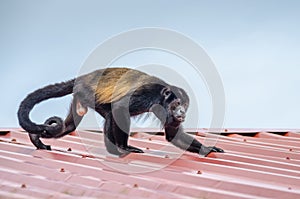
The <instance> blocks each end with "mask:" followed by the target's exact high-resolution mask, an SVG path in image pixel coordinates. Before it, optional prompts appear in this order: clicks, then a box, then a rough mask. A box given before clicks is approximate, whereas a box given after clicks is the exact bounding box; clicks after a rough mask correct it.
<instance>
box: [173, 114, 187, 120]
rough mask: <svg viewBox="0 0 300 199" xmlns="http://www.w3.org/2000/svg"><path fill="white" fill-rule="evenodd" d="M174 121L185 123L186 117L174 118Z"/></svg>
mask: <svg viewBox="0 0 300 199" xmlns="http://www.w3.org/2000/svg"><path fill="white" fill-rule="evenodd" d="M173 118H174V120H175V121H177V122H184V120H185V117H184V116H181V115H177V116H173Z"/></svg>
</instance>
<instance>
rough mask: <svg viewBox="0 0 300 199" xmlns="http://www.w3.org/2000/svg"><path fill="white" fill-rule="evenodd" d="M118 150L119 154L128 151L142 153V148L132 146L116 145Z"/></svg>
mask: <svg viewBox="0 0 300 199" xmlns="http://www.w3.org/2000/svg"><path fill="white" fill-rule="evenodd" d="M118 151H119V152H120V153H121V154H128V153H144V151H143V150H142V149H139V148H137V147H134V146H126V147H118Z"/></svg>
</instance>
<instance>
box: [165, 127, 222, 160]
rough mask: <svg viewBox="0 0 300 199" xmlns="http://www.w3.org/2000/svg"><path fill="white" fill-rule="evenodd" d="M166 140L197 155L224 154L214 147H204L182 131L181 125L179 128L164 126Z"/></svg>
mask: <svg viewBox="0 0 300 199" xmlns="http://www.w3.org/2000/svg"><path fill="white" fill-rule="evenodd" d="M165 133H166V139H167V140H168V141H169V142H171V143H172V144H174V145H175V146H177V147H179V148H181V149H183V150H187V151H190V152H193V153H198V154H200V155H203V156H207V155H208V154H209V153H210V152H224V151H223V150H222V149H220V148H217V147H215V146H209V147H207V146H204V145H203V144H201V143H200V142H198V140H196V139H195V138H193V137H192V136H190V135H188V134H186V133H185V132H184V131H183V127H182V125H180V126H179V127H177V128H176V127H172V126H166V127H165Z"/></svg>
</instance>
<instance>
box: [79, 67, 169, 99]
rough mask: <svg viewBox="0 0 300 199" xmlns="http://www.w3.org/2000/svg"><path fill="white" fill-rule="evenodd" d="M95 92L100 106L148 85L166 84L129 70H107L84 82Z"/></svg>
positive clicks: (95, 73)
mask: <svg viewBox="0 0 300 199" xmlns="http://www.w3.org/2000/svg"><path fill="white" fill-rule="evenodd" d="M83 81H84V82H85V83H87V84H88V85H89V86H90V87H91V88H92V89H93V91H94V93H95V96H96V100H97V102H98V103H100V104H106V103H111V102H115V101H118V100H119V99H121V98H122V97H124V96H125V95H127V94H130V93H133V92H134V91H135V90H137V89H139V88H141V87H142V86H144V85H146V84H151V83H159V84H165V82H163V81H162V80H160V79H159V78H156V77H153V76H150V75H148V74H146V73H143V72H141V71H138V70H134V69H129V68H107V69H102V70H97V71H94V72H92V73H90V74H88V75H86V76H85V77H84V80H83Z"/></svg>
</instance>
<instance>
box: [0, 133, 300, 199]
mask: <svg viewBox="0 0 300 199" xmlns="http://www.w3.org/2000/svg"><path fill="white" fill-rule="evenodd" d="M0 132H1V133H0V187H1V188H0V197H3V198H28V197H30V198H51V197H52V198H76V197H78V198H82V197H83V198H128V197H130V198H300V144H299V141H300V136H299V134H298V133H297V132H298V131H297V130H292V131H291V130H289V131H283V130H265V129H264V130H257V129H256V130H252V129H226V130H224V131H223V132H222V135H216V134H210V133H208V130H207V129H201V130H199V131H198V133H196V134H197V135H195V137H196V138H197V139H198V140H199V141H201V142H206V141H207V139H208V138H210V139H215V140H216V141H217V146H219V147H221V148H223V149H224V150H225V151H226V152H225V153H214V154H210V155H209V157H200V156H198V155H197V154H192V153H189V152H183V151H181V150H179V149H177V148H176V147H174V146H172V145H171V144H169V143H168V142H166V141H165V139H164V137H163V136H159V135H150V134H147V133H140V132H139V133H136V134H134V136H133V137H130V144H132V145H134V146H137V147H140V148H142V149H143V150H144V151H145V153H144V154H129V155H127V156H125V157H122V158H119V157H117V156H112V155H109V154H108V153H107V152H106V150H105V147H104V143H103V135H102V133H97V132H93V131H92V132H91V131H83V130H80V131H78V132H77V133H76V134H75V135H68V136H65V137H63V138H61V139H57V140H54V139H50V140H44V141H45V143H47V144H51V145H52V149H53V150H52V151H45V150H36V149H35V148H34V146H33V145H32V144H31V142H30V140H29V138H28V135H27V133H26V132H23V131H22V130H21V129H2V130H0ZM152 132H153V130H152Z"/></svg>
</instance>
